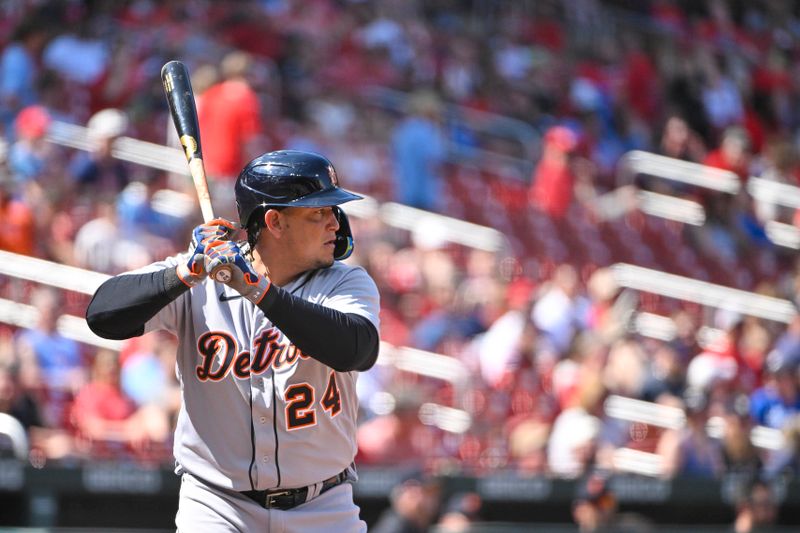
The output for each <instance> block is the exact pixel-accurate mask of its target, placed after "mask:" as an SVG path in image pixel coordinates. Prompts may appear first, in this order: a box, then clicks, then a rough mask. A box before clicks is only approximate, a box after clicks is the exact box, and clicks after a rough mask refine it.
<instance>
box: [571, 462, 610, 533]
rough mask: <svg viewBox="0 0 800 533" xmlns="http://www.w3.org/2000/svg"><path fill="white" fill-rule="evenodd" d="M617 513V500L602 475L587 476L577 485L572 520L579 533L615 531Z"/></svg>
mask: <svg viewBox="0 0 800 533" xmlns="http://www.w3.org/2000/svg"><path fill="white" fill-rule="evenodd" d="M616 513H617V499H616V497H615V496H614V493H613V492H612V491H611V488H610V487H609V485H608V480H607V479H606V478H605V477H603V476H602V475H597V474H592V475H589V476H588V477H587V478H586V480H585V481H584V482H582V483H581V484H580V485H579V489H578V493H577V494H576V496H575V500H574V502H573V504H572V518H573V520H574V521H575V523H576V524H577V525H578V530H579V531H580V533H598V532H601V531H615V530H614V529H613V522H614V517H615V515H616Z"/></svg>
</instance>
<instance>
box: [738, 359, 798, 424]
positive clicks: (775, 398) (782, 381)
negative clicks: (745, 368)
mask: <svg viewBox="0 0 800 533" xmlns="http://www.w3.org/2000/svg"><path fill="white" fill-rule="evenodd" d="M797 369H798V362H797V361H795V360H792V359H791V357H790V356H789V355H787V354H785V353H783V352H778V351H773V352H772V353H771V354H770V355H769V356H768V357H767V368H766V372H767V376H766V382H765V383H764V386H762V387H760V388H758V389H756V390H755V391H753V394H752V395H751V396H750V416H751V417H752V418H753V420H754V421H755V422H756V424H760V425H762V426H767V427H771V428H775V429H780V428H781V427H783V425H784V424H785V423H786V422H787V421H788V420H789V419H790V418H792V417H793V416H795V415H797V414H798V413H800V386H799V385H798V376H797Z"/></svg>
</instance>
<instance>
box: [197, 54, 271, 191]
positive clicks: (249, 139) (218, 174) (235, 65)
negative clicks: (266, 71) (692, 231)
mask: <svg viewBox="0 0 800 533" xmlns="http://www.w3.org/2000/svg"><path fill="white" fill-rule="evenodd" d="M253 62H254V59H253V57H252V56H250V55H249V54H248V53H246V52H241V51H232V52H230V53H228V54H226V55H225V57H224V58H223V59H222V62H221V64H220V69H219V71H220V76H221V80H220V81H218V82H217V83H214V84H212V85H211V86H210V87H208V89H206V90H205V91H202V92H201V93H200V96H199V99H200V102H199V103H198V109H197V112H198V119H199V120H200V132H201V135H202V138H203V160H204V161H205V167H206V170H207V172H208V175H209V177H210V178H211V179H212V180H215V181H221V182H223V185H224V188H225V189H230V188H231V187H230V181H231V180H233V179H234V178H235V177H236V176H237V175H238V174H239V171H240V170H241V169H242V167H243V166H244V164H245V163H246V162H247V161H249V160H250V159H252V158H253V157H255V156H256V155H258V154H259V153H261V152H263V148H264V146H263V141H264V140H263V137H262V133H263V132H262V122H261V119H262V116H261V112H262V111H261V103H260V101H259V99H258V95H257V94H256V93H255V91H254V90H253V88H252V85H251V82H250V80H249V76H250V73H251V71H252V69H253ZM220 189H222V187H220ZM220 205H223V204H222V203H221V202H220Z"/></svg>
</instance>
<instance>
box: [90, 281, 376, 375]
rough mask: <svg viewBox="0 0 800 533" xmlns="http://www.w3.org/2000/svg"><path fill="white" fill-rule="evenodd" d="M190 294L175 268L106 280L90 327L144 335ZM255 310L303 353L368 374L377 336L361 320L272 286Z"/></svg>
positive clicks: (110, 335) (107, 334)
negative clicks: (150, 323)
mask: <svg viewBox="0 0 800 533" xmlns="http://www.w3.org/2000/svg"><path fill="white" fill-rule="evenodd" d="M187 290H189V287H187V286H186V285H185V284H184V283H183V282H182V281H181V280H180V278H178V275H177V273H176V271H175V269H174V268H165V269H162V270H158V271H156V272H147V273H144V274H125V275H123V276H116V277H113V278H111V279H109V280H107V281H105V282H104V283H103V284H102V285H101V286H100V287H99V288H98V289H97V291H96V292H95V294H94V296H93V297H92V301H91V302H90V303H89V307H88V308H87V309H86V322H87V324H88V325H89V328H90V329H91V330H92V331H93V332H94V333H96V334H97V335H99V336H100V337H103V338H106V339H116V340H121V339H128V338H131V337H138V336H139V335H141V334H142V333H144V325H145V323H146V322H147V321H148V320H150V319H151V318H153V317H154V316H155V315H156V313H158V312H159V311H160V310H161V309H162V308H163V307H164V306H166V305H167V304H168V303H170V302H171V301H173V300H174V299H176V298H177V297H178V296H180V295H181V294H183V293H184V292H186V291H187ZM258 307H259V308H260V309H261V311H262V312H263V313H264V315H265V316H266V317H267V318H269V320H270V321H271V322H272V323H273V324H274V325H275V327H277V328H278V329H280V330H281V331H282V332H283V333H284V334H285V335H286V336H287V337H288V338H289V339H291V341H292V344H294V345H295V346H297V348H299V349H300V351H302V352H303V353H304V354H306V355H308V356H310V357H313V358H314V359H316V360H317V361H320V362H321V363H324V364H325V365H327V366H329V367H331V368H333V369H334V370H336V371H339V372H348V371H351V370H368V369H369V368H371V367H372V365H373V364H375V360H376V359H377V357H378V345H379V341H378V331H377V329H376V328H375V326H374V325H373V324H372V322H370V321H369V320H367V319H366V318H364V317H363V316H360V315H356V314H351V313H342V312H341V311H337V310H335V309H330V308H328V307H324V306H322V305H318V304H313V303H311V302H307V301H306V300H303V299H302V298H298V297H296V296H293V295H292V294H290V293H289V292H288V291H285V290H283V289H281V288H280V287H277V286H275V285H272V286H271V287H270V288H269V290H268V291H267V294H266V295H265V296H264V298H263V299H262V300H261V302H260V303H259V304H258Z"/></svg>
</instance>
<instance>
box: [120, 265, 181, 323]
mask: <svg viewBox="0 0 800 533" xmlns="http://www.w3.org/2000/svg"><path fill="white" fill-rule="evenodd" d="M181 260H183V261H184V262H185V261H186V259H185V257H184V256H183V255H175V256H172V257H168V258H166V259H164V260H163V261H156V262H155V263H151V264H149V265H147V266H145V267H142V268H139V269H136V270H131V271H130V272H125V273H124V274H120V275H122V276H125V275H129V274H131V275H135V274H146V273H148V272H156V271H158V270H163V269H165V268H175V267H176V266H178V263H179V262H180V261H181ZM191 292H192V291H186V292H185V293H183V294H181V295H180V296H178V297H177V298H176V299H174V300H172V301H171V302H170V303H168V304H167V305H165V306H164V307H162V308H161V310H159V311H158V312H157V313H156V314H155V316H153V318H151V319H150V320H148V321H147V322H145V324H144V332H145V333H150V332H152V331H158V330H165V331H169V332H171V333H177V330H178V313H177V310H178V309H179V308H180V307H182V306H183V305H184V302H185V300H184V299H185V298H190V297H191Z"/></svg>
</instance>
